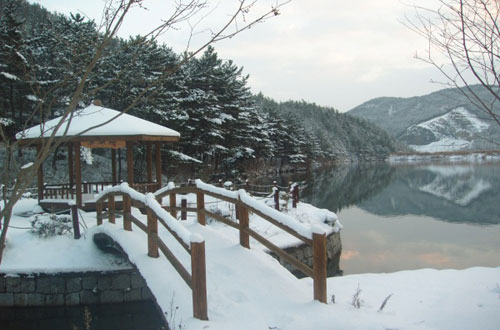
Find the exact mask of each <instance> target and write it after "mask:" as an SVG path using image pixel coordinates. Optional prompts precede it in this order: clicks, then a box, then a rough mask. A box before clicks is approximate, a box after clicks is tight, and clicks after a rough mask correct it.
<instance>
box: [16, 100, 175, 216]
mask: <svg viewBox="0 0 500 330" xmlns="http://www.w3.org/2000/svg"><path fill="white" fill-rule="evenodd" d="M60 121H61V117H58V118H55V119H52V120H49V121H47V122H45V123H44V125H43V126H42V125H36V126H33V127H31V128H29V129H26V130H24V131H22V132H19V133H17V139H18V140H19V142H20V144H21V145H22V146H36V147H37V152H40V150H41V147H42V145H43V143H46V142H47V140H48V138H49V137H50V135H51V134H52V132H53V129H54V127H55V126H56V125H57V124H58V123H59V122H60ZM96 125H98V127H94V126H96ZM89 128H91V129H90V130H89ZM179 138H180V134H179V133H178V132H176V131H174V130H172V129H170V128H167V127H164V126H161V125H158V124H155V123H152V122H150V121H147V120H144V119H141V118H137V117H135V116H132V115H129V114H126V113H121V112H119V111H116V110H113V109H109V108H105V107H103V106H101V105H100V102H98V101H95V102H94V104H92V105H90V106H88V107H86V108H84V109H81V110H76V111H75V112H74V114H73V116H72V118H69V117H68V119H66V122H65V123H63V124H62V126H61V127H60V128H59V129H58V131H57V133H56V134H55V139H56V140H57V139H64V142H63V143H62V145H64V146H66V147H67V150H68V173H69V182H68V183H62V184H61V183H58V184H47V185H46V184H44V175H43V166H40V168H39V169H38V173H37V179H38V180H37V185H38V200H39V203H40V205H41V206H43V207H45V208H60V207H63V205H67V200H69V199H72V200H74V199H75V197H76V200H75V201H76V204H77V205H78V207H79V208H87V209H89V208H90V209H91V208H93V206H92V205H89V204H92V199H93V195H92V191H93V188H92V184H94V186H96V185H101V187H102V186H104V184H112V185H116V184H117V183H118V178H117V166H116V165H117V162H116V150H117V149H120V148H126V155H127V156H126V159H127V181H128V183H129V185H130V186H132V187H134V188H135V189H137V190H139V191H143V192H146V191H154V190H156V189H159V188H160V187H161V167H162V165H161V146H162V144H163V143H170V142H177V141H179ZM136 144H143V145H145V146H146V164H147V170H146V171H147V182H145V183H135V182H134V152H133V147H134V145H136ZM153 145H154V147H155V152H154V153H155V167H156V181H153V151H152V149H153ZM81 146H83V147H87V148H107V149H111V167H112V179H111V182H98V183H96V182H94V183H91V184H89V183H85V182H84V183H82V170H81V163H80V158H81V157H80V147H81ZM57 204H62V205H57Z"/></svg>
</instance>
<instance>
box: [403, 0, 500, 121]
mask: <svg viewBox="0 0 500 330" xmlns="http://www.w3.org/2000/svg"><path fill="white" fill-rule="evenodd" d="M436 3H437V6H436V7H434V8H428V7H421V6H418V5H413V6H412V8H413V9H414V12H415V15H414V16H413V17H406V21H405V25H406V26H408V27H409V28H410V29H412V30H413V31H415V32H416V33H418V34H419V35H421V36H423V37H424V38H426V40H427V41H428V49H427V50H426V53H425V54H418V53H417V55H416V58H418V59H420V60H422V61H424V62H426V63H429V64H431V65H433V66H434V67H435V68H437V69H438V70H439V71H440V72H441V74H442V75H443V76H444V78H445V82H443V84H444V85H445V86H447V87H457V88H459V90H460V91H461V92H462V93H463V95H464V96H465V97H467V99H468V100H469V101H470V102H471V103H472V104H474V105H475V106H476V107H477V108H478V109H479V110H481V111H483V112H484V113H485V114H486V115H487V117H488V118H490V119H491V120H493V121H494V122H495V123H496V124H498V125H500V113H499V112H498V106H497V103H498V102H499V101H500V21H499V15H500V1H498V0H437V1H436ZM477 84H479V85H480V86H482V88H483V89H484V91H486V93H484V91H481V92H482V93H481V92H478V89H477V88H473V85H477ZM485 94H486V95H487V97H485Z"/></svg>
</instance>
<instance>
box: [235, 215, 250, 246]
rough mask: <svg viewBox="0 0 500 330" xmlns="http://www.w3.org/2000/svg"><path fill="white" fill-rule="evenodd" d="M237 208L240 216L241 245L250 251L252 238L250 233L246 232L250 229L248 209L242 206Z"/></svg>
mask: <svg viewBox="0 0 500 330" xmlns="http://www.w3.org/2000/svg"><path fill="white" fill-rule="evenodd" d="M237 207H238V209H239V212H238V215H239V220H240V244H241V246H243V247H246V248H247V249H249V248H250V237H249V236H248V231H247V230H246V229H248V228H249V227H248V226H249V216H248V209H247V208H246V207H244V206H241V205H238V206H237Z"/></svg>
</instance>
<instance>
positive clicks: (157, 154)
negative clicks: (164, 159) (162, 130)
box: [155, 142, 162, 189]
mask: <svg viewBox="0 0 500 330" xmlns="http://www.w3.org/2000/svg"><path fill="white" fill-rule="evenodd" d="M155 162H156V165H155V167H156V183H157V184H158V189H160V188H161V180H162V179H161V167H162V164H161V142H156V143H155Z"/></svg>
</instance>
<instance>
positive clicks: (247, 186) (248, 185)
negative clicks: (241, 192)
mask: <svg viewBox="0 0 500 330" xmlns="http://www.w3.org/2000/svg"><path fill="white" fill-rule="evenodd" d="M245 191H246V192H247V193H248V194H250V181H248V179H246V180H245Z"/></svg>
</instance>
